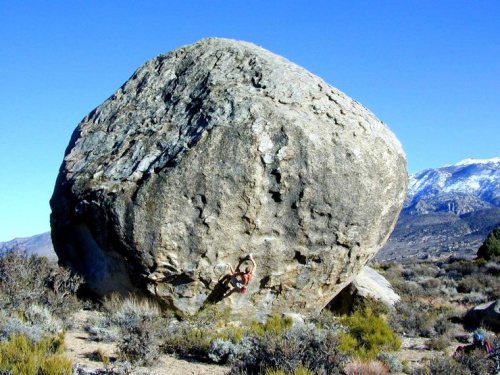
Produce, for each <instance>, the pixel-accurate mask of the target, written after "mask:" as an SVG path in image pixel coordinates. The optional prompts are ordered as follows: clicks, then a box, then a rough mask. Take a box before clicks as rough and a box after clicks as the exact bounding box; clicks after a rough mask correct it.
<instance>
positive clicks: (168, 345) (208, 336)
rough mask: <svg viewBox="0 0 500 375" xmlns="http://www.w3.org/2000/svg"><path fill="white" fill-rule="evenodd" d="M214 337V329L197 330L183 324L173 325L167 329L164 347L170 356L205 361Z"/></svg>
mask: <svg viewBox="0 0 500 375" xmlns="http://www.w3.org/2000/svg"><path fill="white" fill-rule="evenodd" d="M213 336H214V331H213V330H212V329H206V328H197V327H193V326H191V325H187V324H183V323H176V324H171V325H170V326H169V327H168V328H167V333H166V335H165V338H164V340H163V343H162V347H163V349H164V351H165V352H166V353H169V354H173V353H175V354H177V355H180V356H190V357H197V358H201V359H204V358H207V357H208V352H209V348H210V343H211V342H212V339H214V337H213ZM216 355H217V354H216Z"/></svg>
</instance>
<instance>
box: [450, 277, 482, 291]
mask: <svg viewBox="0 0 500 375" xmlns="http://www.w3.org/2000/svg"><path fill="white" fill-rule="evenodd" d="M480 276H483V275H480ZM483 290H484V284H483V283H482V282H481V281H480V280H479V279H478V275H468V276H466V277H464V278H463V279H462V280H461V281H460V282H459V283H458V286H457V291H458V292H460V293H471V292H480V291H483Z"/></svg>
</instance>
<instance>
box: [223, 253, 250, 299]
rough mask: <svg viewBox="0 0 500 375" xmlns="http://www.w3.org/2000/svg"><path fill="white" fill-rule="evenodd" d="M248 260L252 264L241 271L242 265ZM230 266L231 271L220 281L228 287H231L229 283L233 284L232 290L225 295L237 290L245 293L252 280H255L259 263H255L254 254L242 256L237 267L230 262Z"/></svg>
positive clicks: (226, 295)
mask: <svg viewBox="0 0 500 375" xmlns="http://www.w3.org/2000/svg"><path fill="white" fill-rule="evenodd" d="M246 260H249V261H250V262H251V263H252V264H251V265H248V266H246V267H245V271H240V267H241V265H242V264H243V262H245V261H246ZM229 268H230V270H231V273H229V274H228V275H226V276H224V277H223V278H222V280H221V281H220V282H221V284H223V285H224V286H226V287H229V285H231V286H232V288H231V287H230V290H229V291H228V292H227V293H226V294H225V295H224V297H228V296H229V295H231V294H233V293H234V292H236V291H238V292H240V293H241V294H245V293H246V291H247V287H248V284H250V282H251V281H252V280H253V278H254V276H255V270H256V269H257V264H256V263H255V260H254V259H253V257H252V254H250V255H248V256H246V257H245V258H242V259H241V260H240V262H239V263H238V265H237V266H236V269H233V267H232V266H231V265H230V264H229Z"/></svg>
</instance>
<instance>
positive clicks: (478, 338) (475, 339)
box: [455, 330, 493, 354]
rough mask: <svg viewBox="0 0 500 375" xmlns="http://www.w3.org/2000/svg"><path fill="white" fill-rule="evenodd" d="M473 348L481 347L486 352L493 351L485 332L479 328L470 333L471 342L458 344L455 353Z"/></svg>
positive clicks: (466, 351)
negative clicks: (462, 344) (463, 344)
mask: <svg viewBox="0 0 500 375" xmlns="http://www.w3.org/2000/svg"><path fill="white" fill-rule="evenodd" d="M474 349H483V350H485V351H486V353H488V354H491V353H493V345H492V344H491V343H490V342H489V341H488V340H486V337H485V333H484V332H483V331H481V330H477V331H475V332H474V334H473V335H472V344H469V345H465V346H459V347H458V348H457V350H456V352H455V353H456V354H457V353H469V352H471V351H473V350H474Z"/></svg>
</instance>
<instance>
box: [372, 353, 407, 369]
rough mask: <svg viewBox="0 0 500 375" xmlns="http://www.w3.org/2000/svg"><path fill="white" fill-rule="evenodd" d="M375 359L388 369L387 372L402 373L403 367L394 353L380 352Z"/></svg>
mask: <svg viewBox="0 0 500 375" xmlns="http://www.w3.org/2000/svg"><path fill="white" fill-rule="evenodd" d="M377 359H378V360H379V361H380V362H382V363H383V364H384V365H385V366H386V367H387V368H388V369H389V372H401V371H403V368H404V366H403V364H402V363H401V361H400V360H399V357H398V356H397V355H396V353H391V352H381V353H380V354H379V355H378V356H377Z"/></svg>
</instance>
